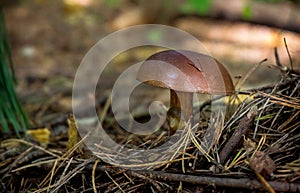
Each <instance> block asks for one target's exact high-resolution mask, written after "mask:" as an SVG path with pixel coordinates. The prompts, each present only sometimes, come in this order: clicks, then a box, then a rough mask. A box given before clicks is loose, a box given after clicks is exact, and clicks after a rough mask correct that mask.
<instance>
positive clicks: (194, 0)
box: [188, 0, 212, 15]
mask: <svg viewBox="0 0 300 193" xmlns="http://www.w3.org/2000/svg"><path fill="white" fill-rule="evenodd" d="M211 3H212V1H211V0H188V4H189V5H190V6H191V7H192V8H193V10H194V11H196V12H197V13H199V14H200V15H205V14H207V13H208V11H209V10H210V8H211Z"/></svg>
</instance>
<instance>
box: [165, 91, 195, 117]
mask: <svg viewBox="0 0 300 193" xmlns="http://www.w3.org/2000/svg"><path fill="white" fill-rule="evenodd" d="M170 108H178V109H180V110H181V111H182V112H183V113H184V115H185V117H186V119H189V118H190V117H191V115H192V113H193V93H191V92H182V91H174V90H171V92H170ZM184 121H187V120H184ZM191 122H193V121H192V120H191Z"/></svg>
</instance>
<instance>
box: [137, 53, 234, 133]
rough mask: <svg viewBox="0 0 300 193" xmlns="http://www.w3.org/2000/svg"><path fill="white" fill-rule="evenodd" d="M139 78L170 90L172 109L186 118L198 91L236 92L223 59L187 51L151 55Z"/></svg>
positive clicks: (189, 113)
mask: <svg viewBox="0 0 300 193" xmlns="http://www.w3.org/2000/svg"><path fill="white" fill-rule="evenodd" d="M137 80H139V81H141V82H144V83H146V84H150V85H153V86H158V87H162V88H168V89H170V109H180V110H181V112H182V113H183V114H184V115H185V116H181V117H186V119H188V118H190V117H191V115H192V113H193V94H194V93H203V94H204V93H205V94H220V95H228V94H232V93H233V92H234V86H233V84H232V80H231V77H230V75H229V73H228V71H227V70H226V68H225V67H224V66H223V65H222V64H221V63H220V62H219V61H217V60H216V59H214V58H212V57H210V56H208V55H204V54H200V53H197V52H192V51H187V50H166V51H162V52H158V53H156V54H154V55H152V56H150V57H149V58H148V59H146V61H145V62H144V63H142V64H141V66H140V68H139V72H138V75H137ZM185 121H186V120H185ZM175 131H176V129H175ZM175 131H171V132H170V133H171V134H173V133H174V132H175Z"/></svg>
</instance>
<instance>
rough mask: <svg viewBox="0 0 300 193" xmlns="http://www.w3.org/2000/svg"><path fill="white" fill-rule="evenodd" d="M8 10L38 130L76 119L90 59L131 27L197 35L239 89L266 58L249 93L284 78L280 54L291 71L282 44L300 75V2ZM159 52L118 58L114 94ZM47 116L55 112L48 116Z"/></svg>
mask: <svg viewBox="0 0 300 193" xmlns="http://www.w3.org/2000/svg"><path fill="white" fill-rule="evenodd" d="M3 3H4V10H5V16H6V24H7V28H8V35H9V40H10V45H11V49H12V56H13V62H14V66H15V71H16V76H17V79H18V82H19V84H18V93H19V94H20V96H21V99H22V101H23V103H26V110H27V111H29V113H30V114H32V113H33V114H34V115H35V120H34V121H35V122H36V123H37V124H41V123H43V122H45V121H48V120H51V119H53V117H54V116H55V117H57V113H59V114H64V113H65V112H71V110H72V108H71V93H72V83H73V78H74V76H75V73H76V70H77V67H78V66H79V64H80V62H81V60H82V59H83V57H84V55H85V54H86V53H87V52H88V50H89V49H90V48H91V47H92V46H93V45H94V44H95V43H96V42H97V41H98V40H100V39H101V38H103V37H105V36H106V35H108V34H109V33H112V32H114V31H116V30H120V29H123V28H125V27H129V26H132V25H138V24H148V23H155V24H164V25H170V26H174V27H177V28H179V29H182V30H184V31H187V32H189V33H191V34H192V35H194V36H195V37H197V38H198V39H199V40H200V41H201V42H202V43H203V44H204V46H205V47H206V48H207V49H208V51H209V52H210V53H211V55H212V56H213V57H215V58H217V59H218V60H219V61H221V62H222V63H224V65H225V66H226V67H227V69H228V70H229V72H230V74H231V76H232V78H233V79H234V82H237V80H238V78H241V77H245V76H246V75H247V73H248V72H249V71H250V69H251V68H252V67H253V66H255V65H257V64H258V63H259V62H260V61H262V60H263V59H265V58H267V59H268V60H267V62H264V63H262V64H261V65H259V66H258V67H257V68H255V71H254V73H253V74H251V75H250V76H249V78H248V79H247V80H246V82H245V84H244V85H243V88H244V89H248V88H255V87H258V86H264V85H268V84H271V83H274V82H276V81H278V80H279V79H280V76H281V75H280V70H278V69H276V68H275V67H272V66H273V65H275V57H274V48H275V47H277V48H278V54H279V58H280V62H281V63H282V64H284V65H286V66H287V67H289V68H290V60H289V57H288V54H287V51H286V48H285V44H284V38H285V39H286V42H287V46H288V49H289V51H290V54H291V57H292V58H293V67H294V68H298V69H299V68H300V62H299V61H300V34H299V33H300V11H299V10H300V1H298V0H293V1H292V0H228V1H222V0H201V1H198V0H165V1H160V0H151V1H148V0H51V1H48V0H16V1H10V0H6V1H5V0H4V1H3ZM159 49H160V48H155V47H145V48H140V49H131V50H128V51H127V52H124V53H123V54H121V55H119V56H117V57H116V58H115V59H114V60H113V61H112V62H111V63H112V64H111V65H110V68H109V69H107V71H106V72H107V73H106V74H104V78H103V80H104V87H105V88H110V87H111V86H112V84H113V80H114V79H115V78H116V77H117V76H118V74H120V73H121V72H122V70H123V69H125V68H126V67H128V66H130V65H131V64H133V63H135V62H139V61H142V60H145V59H146V58H147V57H149V56H150V55H151V54H153V53H155V52H157V51H158V50H159ZM102 86H103V85H102ZM103 93H105V92H101V94H102V95H104V94H103ZM101 94H100V96H99V97H100V98H101ZM41 104H43V105H42V106H41ZM47 104H48V105H47ZM49 111H51V112H55V113H46V112H49Z"/></svg>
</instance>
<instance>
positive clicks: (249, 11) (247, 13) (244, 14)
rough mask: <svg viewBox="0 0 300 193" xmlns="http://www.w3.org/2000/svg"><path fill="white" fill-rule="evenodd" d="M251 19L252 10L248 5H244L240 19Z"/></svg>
mask: <svg viewBox="0 0 300 193" xmlns="http://www.w3.org/2000/svg"><path fill="white" fill-rule="evenodd" d="M251 17H252V9H251V6H250V5H245V6H244V7H243V11H242V18H243V19H244V20H250V19H251Z"/></svg>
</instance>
